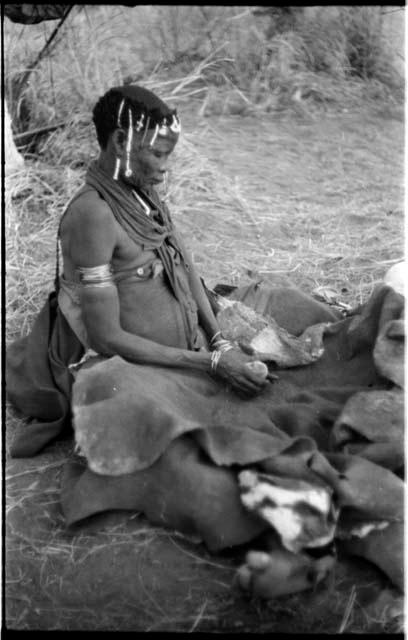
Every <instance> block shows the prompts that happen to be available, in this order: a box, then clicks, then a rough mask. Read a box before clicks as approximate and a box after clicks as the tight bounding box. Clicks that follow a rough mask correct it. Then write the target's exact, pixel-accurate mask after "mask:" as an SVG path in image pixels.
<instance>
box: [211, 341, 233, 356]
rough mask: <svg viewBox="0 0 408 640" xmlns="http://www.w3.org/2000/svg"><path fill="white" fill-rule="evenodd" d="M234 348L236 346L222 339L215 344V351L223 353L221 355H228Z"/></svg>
mask: <svg viewBox="0 0 408 640" xmlns="http://www.w3.org/2000/svg"><path fill="white" fill-rule="evenodd" d="M233 348H234V345H233V344H232V343H231V342H230V341H229V340H225V339H224V338H220V339H219V340H217V341H216V342H215V343H214V349H216V351H221V353H226V352H227V351H230V350H231V349H233Z"/></svg>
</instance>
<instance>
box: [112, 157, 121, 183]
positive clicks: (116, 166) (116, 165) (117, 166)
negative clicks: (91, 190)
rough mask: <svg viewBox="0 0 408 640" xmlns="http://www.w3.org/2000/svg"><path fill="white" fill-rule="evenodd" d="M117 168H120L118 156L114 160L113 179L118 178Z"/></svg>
mask: <svg viewBox="0 0 408 640" xmlns="http://www.w3.org/2000/svg"><path fill="white" fill-rule="evenodd" d="M119 170H120V158H116V162H115V171H114V174H113V179H114V180H117V179H118V178H119Z"/></svg>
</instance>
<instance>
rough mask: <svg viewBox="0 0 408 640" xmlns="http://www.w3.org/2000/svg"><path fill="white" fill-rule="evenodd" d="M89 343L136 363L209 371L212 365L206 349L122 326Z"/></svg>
mask: <svg viewBox="0 0 408 640" xmlns="http://www.w3.org/2000/svg"><path fill="white" fill-rule="evenodd" d="M91 347H92V348H93V349H94V350H95V351H97V352H98V353H101V354H102V355H107V356H113V355H119V356H121V357H122V358H124V359H125V360H129V361H130V362H134V363H136V364H151V365H157V366H162V367H183V368H189V369H194V370H198V371H210V366H211V354H210V353H209V352H206V351H189V350H187V349H178V348H176V347H168V346H165V345H162V344H159V343H158V342H154V341H153V340H148V339H146V338H142V337H140V336H136V335H134V334H132V333H128V332H127V331H123V330H121V329H119V330H118V331H115V332H113V333H112V334H111V335H110V336H109V338H107V337H105V338H103V339H102V340H101V339H100V340H98V339H94V340H92V343H91Z"/></svg>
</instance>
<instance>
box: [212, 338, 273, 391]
mask: <svg viewBox="0 0 408 640" xmlns="http://www.w3.org/2000/svg"><path fill="white" fill-rule="evenodd" d="M256 362H257V358H255V357H251V356H247V355H246V354H244V353H242V351H240V350H239V349H231V350H230V351H226V352H224V353H221V354H220V356H219V360H218V363H217V365H216V367H215V371H213V374H214V375H216V376H217V377H219V378H221V379H222V380H224V382H227V383H228V384H230V385H231V387H232V388H233V389H234V391H237V392H241V393H243V394H245V395H247V396H254V395H257V394H258V393H260V392H261V391H262V389H264V388H265V386H266V385H267V383H268V379H269V380H270V378H267V374H268V370H267V367H266V365H263V366H262V363H257V364H255V363H256ZM250 363H251V364H250ZM248 365H249V366H248ZM259 365H260V366H259Z"/></svg>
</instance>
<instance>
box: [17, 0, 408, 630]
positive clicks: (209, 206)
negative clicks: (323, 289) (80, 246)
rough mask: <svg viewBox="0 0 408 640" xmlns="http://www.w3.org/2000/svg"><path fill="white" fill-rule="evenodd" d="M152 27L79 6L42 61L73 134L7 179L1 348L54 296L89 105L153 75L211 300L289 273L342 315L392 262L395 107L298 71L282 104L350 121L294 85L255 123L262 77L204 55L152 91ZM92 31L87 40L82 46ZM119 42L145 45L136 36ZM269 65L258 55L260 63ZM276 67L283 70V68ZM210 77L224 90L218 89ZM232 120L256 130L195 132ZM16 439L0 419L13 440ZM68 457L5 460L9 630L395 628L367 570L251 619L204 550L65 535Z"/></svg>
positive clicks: (20, 32)
mask: <svg viewBox="0 0 408 640" xmlns="http://www.w3.org/2000/svg"><path fill="white" fill-rule="evenodd" d="M226 9H228V8H225V7H224V8H222V7H221V8H219V10H220V11H221V10H223V11H224V10H226ZM197 10H198V9H197ZM235 10H236V11H235ZM157 11H158V9H157ZM244 11H246V9H245V8H244V7H242V8H241V7H236V8H234V14H233V15H232V18H234V19H233V20H232V22H231V24H232V25H239V24H240V20H241V19H242V18H241V17H240V14H241V13H243V12H244ZM159 17H160V16H159ZM210 17H211V16H210ZM213 17H214V16H213ZM230 17H231V15H230ZM153 18H155V15H152V14H151V13H149V12H148V8H147V7H138V8H136V9H132V10H130V9H126V8H119V7H115V8H113V7H105V6H99V7H94V8H93V7H90V8H89V10H87V13H85V12H83V13H80V14H78V15H77V16H76V18H75V21H76V22H75V25H76V27H77V28H76V29H74V26H73V25H71V26H69V25H67V26H66V27H65V28H64V29H65V36H64V37H66V38H67V39H66V40H64V42H65V45H64V47H63V54H64V55H63V56H61V55H60V53H59V49H58V47H57V49H56V50H55V55H54V56H53V58H52V63H50V62H48V63H44V64H43V65H42V66H41V69H39V70H38V72H37V75H36V82H35V83H33V88H32V92H33V93H32V94H31V99H32V101H33V104H35V105H36V107H35V109H36V110H35V112H34V115H33V118H34V122H35V124H38V125H39V124H43V123H44V122H49V120H53V119H54V118H55V119H60V117H62V119H64V118H66V119H67V120H68V121H69V125H68V126H67V127H66V128H65V129H63V130H59V131H56V132H54V133H53V134H51V136H49V137H48V139H46V140H44V141H43V143H42V146H41V147H40V148H39V150H38V151H39V155H38V156H36V157H32V158H27V159H26V165H25V167H24V169H23V170H20V171H18V172H16V173H14V174H12V175H9V176H8V177H7V184H6V228H5V230H6V252H7V253H6V270H7V279H6V288H7V290H6V305H7V306H6V313H7V315H6V320H7V327H6V328H7V339H8V340H13V339H15V338H17V337H18V336H20V335H24V334H26V333H27V332H28V331H29V329H30V326H31V323H32V321H33V319H34V317H35V315H36V313H37V312H38V310H39V309H40V307H41V306H42V304H43V302H44V300H45V297H46V295H47V293H48V292H49V291H50V290H51V289H52V286H53V278H54V273H55V241H56V232H57V227H58V221H59V218H60V216H61V214H62V212H63V210H64V207H65V205H66V203H67V201H68V199H69V197H70V196H71V195H72V194H73V193H74V192H75V190H76V189H77V188H78V186H79V185H80V184H81V181H82V178H83V175H84V171H85V166H86V164H87V162H88V161H89V159H90V158H91V157H93V156H95V154H96V153H97V148H96V145H95V142H94V139H93V137H94V136H93V130H92V126H91V124H90V119H89V110H90V107H91V105H92V104H93V102H94V101H95V99H96V98H97V97H98V96H99V95H100V94H101V93H103V92H104V91H105V90H106V89H107V88H108V87H109V86H110V85H111V84H113V83H115V82H121V81H122V80H123V78H124V77H125V76H126V75H129V74H131V75H132V77H134V78H135V77H136V78H137V76H138V74H139V77H140V78H142V72H143V70H144V69H146V68H149V70H150V71H149V78H148V80H147V82H144V84H147V85H148V86H150V87H151V88H155V89H157V90H158V92H159V93H160V95H162V96H163V97H165V98H166V99H170V100H174V102H177V104H178V105H179V110H180V112H181V116H182V121H183V126H184V130H183V135H182V139H181V141H180V144H179V148H178V149H177V150H176V153H175V159H174V163H173V168H172V174H171V180H170V189H169V193H168V194H167V198H168V201H169V204H170V206H171V209H172V211H173V217H174V219H175V221H176V223H177V224H178V226H179V228H180V230H181V232H182V233H183V234H184V235H185V237H186V239H188V243H189V245H190V246H191V248H192V250H193V253H194V258H195V261H196V264H197V267H198V269H199V271H200V273H201V275H202V276H203V277H204V278H205V280H206V281H207V283H208V284H209V285H210V286H213V285H214V284H215V283H216V282H219V281H223V282H229V283H233V284H236V283H238V282H242V281H245V280H246V279H249V278H250V277H251V276H253V275H256V274H257V273H259V274H261V275H268V274H272V275H280V274H287V275H289V276H290V277H291V279H292V280H293V281H294V282H295V283H296V284H297V285H299V286H301V287H302V288H303V289H304V290H306V291H309V292H311V291H312V290H313V289H314V288H315V287H317V286H319V285H325V286H329V287H330V288H333V289H334V290H335V291H337V292H338V294H339V296H340V298H341V299H342V300H343V301H344V302H348V303H351V304H356V303H359V302H361V301H363V300H365V299H366V298H367V297H368V296H369V294H370V293H371V291H372V289H373V287H374V285H375V284H376V283H377V282H379V281H380V280H381V279H382V277H383V276H384V274H385V272H386V270H387V269H388V268H389V266H391V264H393V263H394V262H397V261H399V260H400V259H401V257H402V255H403V251H404V246H403V244H404V243H403V240H404V239H403V204H402V202H403V193H402V190H403V146H402V144H403V143H402V135H401V129H402V127H401V122H400V121H398V120H396V119H391V118H389V117H387V118H385V117H382V116H381V115H379V113H380V109H388V104H389V100H388V96H385V97H386V98H387V100H386V103H383V102H381V103H377V104H374V102H373V101H372V100H371V99H370V100H369V101H368V103H364V104H365V106H363V104H362V103H361V104H360V106H359V108H358V109H356V108H355V105H356V104H357V98H358V96H360V97H361V94H362V92H363V88H364V86H365V87H366V88H367V86H369V85H367V84H365V85H363V84H362V83H361V81H357V80H356V81H352V82H351V83H350V84H347V85H346V84H342V85H341V87H338V88H337V89H336V88H335V87H334V85H333V83H331V81H330V80H329V79H327V78H326V80H327V86H326V85H324V87H323V84H324V82H325V81H326V80H323V79H322V78H323V76H322V75H319V78H318V80H317V78H316V75H315V74H313V73H312V72H311V71H310V70H308V69H307V68H303V67H301V68H299V69H297V71H296V74H293V76H291V79H290V83H292V81H293V82H296V83H297V85H296V87H295V84H293V83H292V84H290V83H289V85H288V86H290V87H291V88H290V91H289V90H288V92H287V95H289V96H293V95H295V94H294V93H291V91H292V89H293V87H295V89H293V90H294V92H295V93H296V88H299V86H300V85H299V83H301V82H303V84H302V87H306V88H307V87H308V88H309V89H310V87H311V86H312V85H313V82H314V83H315V91H316V92H317V93H318V92H319V91H320V93H321V94H322V95H323V94H324V96H326V98H325V100H326V102H327V96H328V95H329V92H330V91H335V93H334V94H333V95H334V98H336V100H337V99H338V98H339V93H340V92H343V93H345V94H346V95H343V104H342V107H341V108H342V109H349V111H340V112H339V109H338V108H337V109H336V112H335V114H334V115H333V116H332V115H331V114H332V113H334V112H332V111H329V112H328V113H327V114H326V115H321V114H320V113H319V111H318V109H317V107H316V105H318V101H316V100H314V102H313V105H314V106H313V108H312V103H311V102H310V101H309V98H308V97H307V96H306V97H305V94H304V93H302V92H303V88H302V87H301V95H303V97H301V99H300V100H298V99H296V100H292V99H291V101H290V109H288V110H287V111H285V113H281V112H279V113H278V112H276V111H274V112H273V113H271V114H270V115H262V112H263V113H265V110H266V109H267V108H272V107H273V106H279V105H277V102H276V100H275V98H274V97H273V96H274V95H275V97H276V94H273V95H272V94H271V95H272V98H273V99H272V98H271V99H270V102H269V103H268V100H266V98H265V96H266V94H265V92H263V93H262V91H260V89H259V87H261V88H262V86H263V85H262V82H264V76H262V73H263V71H262V73H261V72H260V75H259V77H258V76H256V75H254V76H253V77H254V83H253V86H252V87H249V88H247V91H246V93H243V92H242V89H241V88H240V86H238V84H237V82H236V79H235V78H234V77H231V76H229V75H228V72H229V71H230V67H229V66H228V65H230V63H229V62H228V60H226V58H228V57H229V53H228V51H227V50H225V51H224V50H223V51H218V53H217V52H216V54H214V49H211V47H210V48H209V49H205V50H202V51H200V55H201V58H200V59H199V60H198V61H196V64H195V66H194V67H193V68H192V69H189V73H186V72H183V70H182V68H181V67H180V66H179V67H178V72H179V75H177V74H174V76H173V78H170V79H168V78H167V79H166V80H163V76H162V75H161V74H160V67H157V59H156V60H155V59H154V57H152V58H151V59H149V60H144V59H143V57H142V50H143V46H144V42H145V40H144V39H143V37H142V36H143V32H145V31H146V24H147V23H148V21H149V20H150V21H151V20H152V19H153ZM156 18H157V16H156ZM232 18H231V19H232ZM211 19H212V18H211ZM197 20H198V18H197ZM88 21H89V24H91V26H92V28H93V32H92V33H93V38H92V42H91V43H90V44H89V37H88V38H87V36H86V29H85V27H86V25H88ZM81 24H82V27H83V28H82V29H80V28H78V27H79V26H80V25H81ZM149 24H150V23H149ZM157 24H159V23H157ZM197 24H198V26H197V28H196V31H194V32H192V34H191V37H197V41H198V42H199V38H198V34H199V28H198V27H199V25H200V22H199V20H198V22H197ZM217 24H218V23H217V22H216V21H215V22H214V28H215V27H216V25H217ZM176 26H177V24H173V28H174V29H175V34H176V35H174V34H173V35H172V36H171V35H169V33H167V35H166V37H168V38H170V43H171V42H173V40H174V38H175V37H176V36H177V29H176ZM224 26H225V25H224ZM50 28H51V27H50V25H37V26H34V27H33V28H32V29H33V31H31V28H30V33H32V34H34V35H32V36H31V37H30V38H29V37H26V36H27V29H28V27H24V28H23V27H21V25H13V26H10V25H9V26H8V33H7V34H6V35H7V38H9V40H8V46H7V52H8V60H7V61H6V68H8V69H10V65H11V62H12V66H13V69H14V70H18V69H23V68H24V65H25V64H26V63H27V59H29V58H30V55H32V53H33V52H38V49H39V47H40V44H41V41H42V40H43V39H44V32H49V30H50ZM217 28H218V27H217ZM219 28H221V27H219ZM132 30H133V31H132ZM130 33H135V34H136V33H137V34H139V35H140V39H138V38H136V37H133V38H129V34H130ZM155 33H156V32H155ZM217 33H218V32H216V31H214V33H213V34H212V35H213V36H214V37H215V36H216V35H217ZM236 33H237V34H238V35H236V39H235V41H234V42H235V45H237V44H240V43H241V45H242V46H241V50H242V51H244V50H245V46H246V45H245V42H247V41H248V40H245V38H247V39H248V38H249V37H250V38H254V39H255V40H256V39H257V38H258V40H259V34H257V33H255V32H254V31H253V30H252V31H251V33H250V34H248V33H245V32H244V31H243V30H242V28H241V29H237V30H236ZM144 37H145V36H144ZM157 37H158V38H160V37H162V36H160V33H158V34H157ZM217 37H218V36H217ZM171 38H173V40H171ZM239 38H241V40H240V39H239ZM159 42H160V40H159ZM287 42H289V40H287V41H286V44H284V43H283V41H281V42H276V41H275V44H274V46H276V47H278V46H279V47H283V48H286V49H288V51H290V48H289V47H288V44H287ZM173 44H174V43H173ZM181 44H182V45H183V46H184V44H183V43H181ZM87 45H89V46H87ZM190 45H191V42H190ZM190 45H189V46H190ZM177 46H179V45H177ZM180 46H181V45H180ZM254 46H255V45H254ZM107 47H109V51H110V52H111V54H110V57H107V55H106V51H107ZM167 47H168V48H169V47H170V45H169V44H167ZM238 49H239V47H238ZM247 50H248V49H247ZM264 53H265V52H264V50H263V49H262V47H259V50H258V54H259V56H262V55H264ZM144 55H147V54H146V51H145V53H144ZM285 55H286V56H288V54H285ZM296 55H298V54H296ZM208 56H210V57H208ZM282 56H283V54H282ZM221 58H223V59H222V60H221ZM278 58H279V56H278ZM279 59H280V60H281V64H282V69H283V68H284V65H285V64H286V63H285V59H284V58H283V57H281V58H279ZM107 60H108V62H106V61H107ZM287 60H289V58H288V57H286V61H287ZM265 64H266V62H265ZM302 64H303V63H302ZM7 65H8V66H7ZM146 65H148V66H147V67H146ZM149 65H150V66H149ZM155 66H156V68H155ZM282 69H281V70H282ZM249 70H250V69H249ZM221 71H222V73H224V72H225V75H226V78H227V80H225V84H224V85H222V87H221V88H220V90H219V91H218V90H216V91H214V86H215V85H214V82H215V80H216V79H217V77H218V76H220V75H221ZM282 73H283V71H282ZM311 74H312V75H311ZM51 77H52V82H51ZM282 78H283V76H282ZM209 79H212V80H211V82H210V80H209ZM166 82H168V84H165V83H166ZM265 82H266V80H265ZM370 82H372V81H370ZM374 84H375V83H374ZM374 84H371V86H374ZM265 86H267V85H265ZM282 86H283V85H282ZM313 86H314V85H313ZM376 86H377V88H378V86H379V85H376ZM50 87H52V91H51V92H50ZM322 87H323V88H324V91H323V89H322ZM196 91H197V92H198V93H195V92H196ZM259 91H260V92H259ZM381 91H383V88H382V86H381ZM34 92H35V93H34ZM347 92H349V93H347ZM282 95H284V94H282ZM381 95H382V94H381ZM383 97H384V96H383ZM274 100H275V102H274ZM217 101H218V102H217ZM323 102H324V101H323ZM384 104H385V105H386V106H385V107H384ZM353 105H354V106H353ZM367 105H368V106H367ZM352 106H353V108H352ZM241 107H242V108H241ZM234 110H235V111H234ZM233 112H236V113H247V114H249V115H248V117H242V116H235V117H233V116H231V115H224V116H222V115H221V116H216V117H212V118H207V117H205V116H206V115H208V114H211V113H212V114H214V113H220V114H222V113H224V114H231V113H233ZM384 113H388V114H389V111H385V112H384ZM57 115H58V118H57V117H56V116H57ZM22 426H23V425H22V421H20V420H19V419H18V418H17V417H16V416H15V415H14V412H13V411H12V409H10V408H9V409H8V414H7V442H8V441H9V439H10V438H11V437H12V434H13V431H14V430H15V429H17V428H22ZM71 451H72V446H71V444H70V443H67V442H62V443H58V444H56V445H54V446H53V447H51V448H50V449H49V450H47V451H46V452H45V453H43V454H41V455H40V456H38V457H36V458H34V459H29V460H8V462H7V482H6V507H7V536H6V545H7V549H6V552H7V557H6V560H7V564H6V594H7V618H8V625H9V627H11V628H15V629H47V630H52V629H71V630H74V629H83V630H133V631H160V630H165V631H169V630H170V631H190V632H197V631H206V630H209V631H235V632H237V631H239V632H244V631H258V632H268V631H272V632H279V631H283V632H310V631H313V632H316V633H318V632H325V633H337V632H339V631H341V632H353V631H354V632H361V631H363V632H364V631H367V630H369V629H373V628H374V630H378V631H379V632H381V631H383V632H384V631H385V632H386V631H390V630H391V631H392V630H395V625H394V626H393V621H392V619H391V618H390V617H387V615H385V614H384V616H383V617H379V618H378V619H376V620H373V619H371V618H369V617H368V614H367V615H365V610H364V609H362V608H361V607H360V606H359V603H358V598H356V597H355V595H354V594H355V592H356V586H357V587H358V589H360V587H361V586H362V585H363V586H366V587H367V588H368V587H369V586H370V584H372V585H374V586H376V585H377V587H378V584H379V580H378V575H377V573H376V572H375V571H374V570H372V571H371V573H370V570H367V567H366V566H365V565H362V566H361V567H359V565H358V564H357V565H356V564H355V563H353V564H352V565H351V564H349V565H347V564H340V565H339V567H338V569H337V570H336V574H335V576H334V578H333V581H332V582H331V583H330V584H329V585H327V588H326V589H324V590H321V591H319V590H318V591H317V592H316V593H315V594H303V595H301V596H293V597H290V598H287V599H283V600H280V601H277V602H272V603H260V602H259V601H257V600H251V599H248V598H247V597H245V596H244V595H242V594H240V593H238V592H237V591H236V590H235V589H231V586H230V585H231V577H232V575H233V564H234V562H233V561H232V560H231V559H230V558H227V557H222V558H214V557H210V556H209V554H208V553H207V552H206V551H205V550H204V549H203V548H202V547H201V546H198V547H197V546H194V545H193V544H192V543H191V542H189V541H187V540H186V539H184V538H183V537H180V536H177V535H176V534H173V533H171V532H168V531H164V530H162V529H160V528H158V527H151V526H150V525H148V524H147V523H146V521H145V520H144V519H143V518H142V517H141V516H139V515H138V514H127V515H123V519H122V521H121V522H120V523H119V524H118V523H117V521H116V523H115V524H112V525H106V527H105V529H104V530H102V531H97V530H96V531H94V530H93V529H92V526H91V525H88V526H84V527H83V529H81V531H79V532H78V531H77V532H67V531H66V529H65V528H64V523H63V517H62V514H61V511H60V507H59V481H60V474H61V471H62V468H63V465H64V462H65V461H66V459H67V458H68V457H69V455H70V454H71ZM328 612H329V614H330V616H328ZM373 624H374V627H373ZM375 625H376V626H375Z"/></svg>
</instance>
